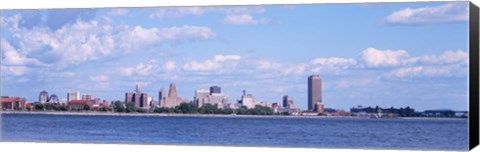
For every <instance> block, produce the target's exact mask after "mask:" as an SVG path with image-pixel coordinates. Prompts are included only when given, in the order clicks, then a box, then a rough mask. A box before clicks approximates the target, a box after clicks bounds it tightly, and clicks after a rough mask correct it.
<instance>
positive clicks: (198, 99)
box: [193, 88, 211, 107]
mask: <svg viewBox="0 0 480 152" xmlns="http://www.w3.org/2000/svg"><path fill="white" fill-rule="evenodd" d="M210 90H211V88H210ZM209 95H210V92H209V90H205V89H197V90H195V97H194V98H193V102H194V103H195V105H197V107H202V106H203V104H206V103H208V102H209V99H208V96H209Z"/></svg>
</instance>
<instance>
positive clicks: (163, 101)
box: [158, 82, 188, 108]
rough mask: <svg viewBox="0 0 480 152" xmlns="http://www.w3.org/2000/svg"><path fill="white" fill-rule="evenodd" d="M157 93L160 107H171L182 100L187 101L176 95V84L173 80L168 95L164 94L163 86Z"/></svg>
mask: <svg viewBox="0 0 480 152" xmlns="http://www.w3.org/2000/svg"><path fill="white" fill-rule="evenodd" d="M158 94H159V104H160V107H167V108H173V107H175V106H178V105H180V104H181V103H182V102H188V101H187V100H185V99H182V98H181V97H179V96H178V95H177V86H176V85H175V83H173V82H172V83H171V84H170V88H169V90H168V96H167V95H166V92H165V88H162V89H161V90H160V92H159V93H158Z"/></svg>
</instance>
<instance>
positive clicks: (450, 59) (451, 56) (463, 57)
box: [415, 50, 469, 64]
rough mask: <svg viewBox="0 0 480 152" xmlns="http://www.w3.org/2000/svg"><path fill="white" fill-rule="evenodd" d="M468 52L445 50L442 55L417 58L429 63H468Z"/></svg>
mask: <svg viewBox="0 0 480 152" xmlns="http://www.w3.org/2000/svg"><path fill="white" fill-rule="evenodd" d="M468 56H469V55H468V53H467V52H464V51H462V50H457V51H445V52H444V53H443V54H442V55H440V56H436V55H427V56H422V57H419V58H415V59H416V60H418V61H421V62H423V63H428V64H468Z"/></svg>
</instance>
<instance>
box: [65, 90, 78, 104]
mask: <svg viewBox="0 0 480 152" xmlns="http://www.w3.org/2000/svg"><path fill="white" fill-rule="evenodd" d="M72 100H80V92H78V91H77V92H69V93H67V102H70V101H72Z"/></svg>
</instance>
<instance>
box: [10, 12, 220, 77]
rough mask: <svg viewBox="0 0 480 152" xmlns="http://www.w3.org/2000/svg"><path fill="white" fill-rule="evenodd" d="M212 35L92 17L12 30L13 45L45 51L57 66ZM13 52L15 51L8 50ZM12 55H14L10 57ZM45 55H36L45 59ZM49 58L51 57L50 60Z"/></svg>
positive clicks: (206, 31)
mask: <svg viewBox="0 0 480 152" xmlns="http://www.w3.org/2000/svg"><path fill="white" fill-rule="evenodd" d="M213 37H215V33H214V32H213V31H212V30H211V29H210V28H208V27H199V26H186V25H185V26H181V27H168V28H144V27H141V26H135V27H130V26H126V25H118V26H112V25H109V24H106V25H99V24H98V22H96V21H89V22H82V21H77V22H75V23H74V24H67V25H65V26H64V27H62V28H60V29H58V30H56V31H54V32H52V31H51V30H48V29H47V28H33V29H21V30H19V31H16V32H14V33H13V34H12V38H13V40H14V41H15V42H16V43H18V44H19V45H18V47H17V49H18V50H19V51H21V52H25V54H31V53H35V52H42V53H48V54H49V56H45V55H41V56H40V57H54V58H57V59H58V60H59V61H55V63H56V65H58V66H57V67H64V66H67V65H70V64H80V63H82V62H85V61H90V60H97V59H99V58H102V57H105V56H112V55H122V54H126V53H130V52H132V51H135V50H138V49H147V48H151V47H152V46H155V45H158V44H160V43H162V42H185V41H195V40H206V39H211V38H213ZM11 55H15V54H11ZM12 59H15V58H12ZM46 60H47V59H39V61H41V62H46ZM52 62H53V61H52Z"/></svg>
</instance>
